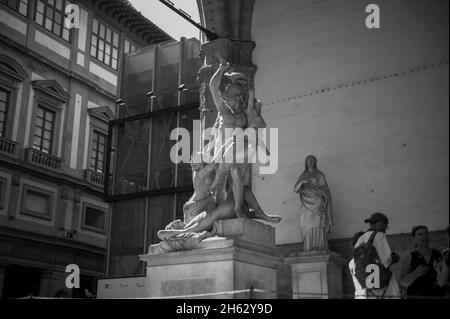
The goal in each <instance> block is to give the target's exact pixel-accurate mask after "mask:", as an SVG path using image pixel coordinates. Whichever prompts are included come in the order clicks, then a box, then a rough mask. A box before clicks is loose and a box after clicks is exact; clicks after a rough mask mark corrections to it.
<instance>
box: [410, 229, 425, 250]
mask: <svg viewBox="0 0 450 319" xmlns="http://www.w3.org/2000/svg"><path fill="white" fill-rule="evenodd" d="M411 235H412V237H413V238H414V242H415V244H416V248H429V247H430V235H429V232H428V227H427V226H424V225H419V226H414V227H413V229H412V232H411Z"/></svg>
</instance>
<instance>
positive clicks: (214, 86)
mask: <svg viewBox="0 0 450 319" xmlns="http://www.w3.org/2000/svg"><path fill="white" fill-rule="evenodd" d="M217 56H218V57H219V61H220V65H219V68H218V69H217V71H216V73H214V75H213V76H212V77H211V81H210V82H209V89H210V90H211V95H212V98H213V100H214V104H215V105H216V108H217V111H219V112H221V113H222V112H223V106H222V98H221V94H220V89H219V87H220V82H221V81H222V77H223V75H224V73H225V72H226V71H228V70H229V69H230V68H231V65H230V63H228V62H227V61H225V60H224V59H223V58H222V57H221V56H220V55H217Z"/></svg>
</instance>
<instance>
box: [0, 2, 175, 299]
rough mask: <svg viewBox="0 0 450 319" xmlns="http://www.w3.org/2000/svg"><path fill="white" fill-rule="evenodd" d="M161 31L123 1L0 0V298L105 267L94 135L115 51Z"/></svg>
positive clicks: (110, 105)
mask: <svg viewBox="0 0 450 319" xmlns="http://www.w3.org/2000/svg"><path fill="white" fill-rule="evenodd" d="M69 5H72V6H69ZM74 5H75V6H74ZM66 8H67V9H66ZM66 10H67V11H68V13H71V14H73V15H72V16H70V17H71V19H70V21H71V23H67V24H66V23H65V19H66V14H65V11H66ZM76 22H77V23H76ZM70 26H73V28H70V29H68V27H70ZM167 41H169V42H170V41H172V39H171V38H170V37H169V36H168V35H167V34H166V33H164V32H163V31H161V30H160V29H159V28H158V27H157V26H155V25H154V24H153V23H151V22H150V21H148V20H147V19H146V18H144V17H143V16H142V15H141V14H140V13H139V12H137V11H136V10H135V9H134V8H133V7H132V6H131V5H130V4H129V3H128V1H123V0H113V1H88V0H86V1H71V2H70V3H69V2H68V1H65V0H20V1H11V0H2V1H0V296H2V297H3V298H11V297H24V296H27V295H30V294H31V295H33V296H41V297H55V296H61V297H65V296H66V297H71V296H76V297H81V296H84V289H88V290H89V291H90V292H94V293H95V289H96V283H95V281H96V278H98V277H101V276H104V274H105V268H106V248H107V245H108V233H109V223H110V218H111V209H110V204H109V203H107V202H105V201H104V184H105V179H107V178H111V174H109V172H107V171H106V170H105V163H106V161H107V159H106V145H107V140H108V122H109V121H111V120H113V119H115V118H116V114H117V108H118V106H117V105H116V101H117V100H118V98H119V96H120V92H121V91H120V83H121V77H122V68H123V64H122V61H123V57H124V55H127V54H132V53H133V52H134V51H137V50H139V49H140V48H142V47H144V46H148V45H152V44H154V43H158V42H167ZM69 264H76V265H78V266H79V268H80V274H81V288H80V289H75V290H69V289H67V287H66V285H65V280H66V276H67V275H68V273H66V272H65V271H66V266H67V265H69Z"/></svg>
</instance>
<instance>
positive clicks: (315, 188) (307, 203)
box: [297, 166, 333, 251]
mask: <svg viewBox="0 0 450 319" xmlns="http://www.w3.org/2000/svg"><path fill="white" fill-rule="evenodd" d="M297 184H300V185H301V186H300V189H299V192H298V193H299V196H300V203H301V208H300V210H301V215H300V236H301V240H302V241H303V250H304V251H311V250H328V240H327V237H328V234H329V233H330V232H331V227H332V225H333V214H332V204H331V192H330V189H329V187H328V184H327V181H326V179H325V175H324V174H323V173H322V172H321V171H320V170H319V169H318V168H317V166H315V167H314V169H313V170H312V171H308V170H305V172H303V174H302V175H301V176H300V178H299V180H298V182H297Z"/></svg>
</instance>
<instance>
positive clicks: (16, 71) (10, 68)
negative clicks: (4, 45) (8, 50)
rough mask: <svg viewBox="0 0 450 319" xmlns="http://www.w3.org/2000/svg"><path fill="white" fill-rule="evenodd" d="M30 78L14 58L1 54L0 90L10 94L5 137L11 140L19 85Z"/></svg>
mask: <svg viewBox="0 0 450 319" xmlns="http://www.w3.org/2000/svg"><path fill="white" fill-rule="evenodd" d="M27 77H28V75H27V73H26V71H25V70H24V69H23V68H22V66H21V65H20V64H19V63H18V62H17V61H16V60H14V59H13V58H11V57H9V56H7V55H4V54H0V88H1V89H2V90H4V91H6V92H8V93H9V101H8V105H7V106H6V118H5V129H4V135H3V137H5V138H8V139H11V137H12V131H13V126H14V117H15V112H17V111H18V110H17V108H16V104H17V98H18V96H17V95H18V91H19V84H20V83H22V82H23V81H24V80H25V79H26V78H27Z"/></svg>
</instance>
